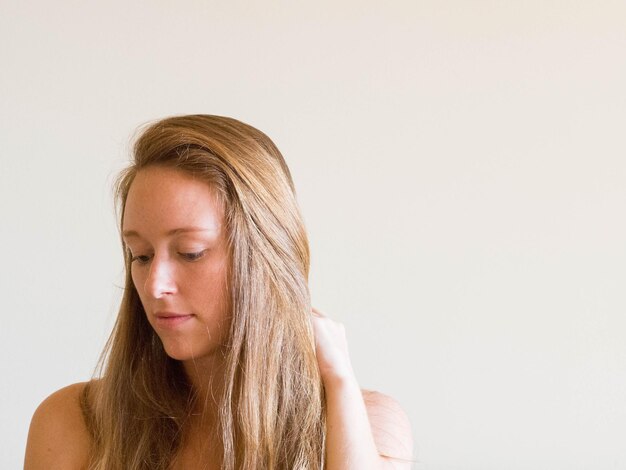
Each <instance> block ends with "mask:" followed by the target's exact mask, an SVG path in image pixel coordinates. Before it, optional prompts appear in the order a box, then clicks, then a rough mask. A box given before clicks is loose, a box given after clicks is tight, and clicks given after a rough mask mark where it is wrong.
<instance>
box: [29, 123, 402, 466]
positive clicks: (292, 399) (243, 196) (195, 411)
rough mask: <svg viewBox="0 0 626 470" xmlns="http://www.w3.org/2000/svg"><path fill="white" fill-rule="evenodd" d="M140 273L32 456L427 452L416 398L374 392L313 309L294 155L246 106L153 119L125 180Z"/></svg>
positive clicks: (45, 422) (38, 415) (133, 462)
mask: <svg viewBox="0 0 626 470" xmlns="http://www.w3.org/2000/svg"><path fill="white" fill-rule="evenodd" d="M116 188H117V196H118V203H119V208H120V215H121V217H120V227H121V235H122V244H123V247H124V256H125V262H126V286H125V291H124V296H123V299H122V303H121V307H120V310H119V315H118V318H117V322H116V324H115V327H114V330H113V332H112V334H111V337H110V339H109V341H108V343H107V346H106V348H105V352H104V353H103V356H102V359H101V362H100V373H99V374H98V375H99V378H94V379H93V380H92V381H90V382H87V383H79V384H74V385H71V386H69V387H66V388H63V389H61V390H59V391H57V392H56V393H54V394H52V395H51V396H50V397H48V398H47V399H46V400H45V401H44V402H43V403H42V404H41V405H40V406H39V408H38V409H37V411H36V412H35V414H34V416H33V419H32V423H31V427H30V432H29V437H28V443H27V448H26V458H25V469H26V470H36V469H46V470H50V469H74V468H76V469H83V468H85V469H93V470H96V469H98V470H100V469H126V470H127V469H228V470H236V469H237V470H239V469H246V470H257V469H268V470H269V469H322V468H326V469H329V470H333V469H358V470H363V469H380V468H403V469H408V468H410V466H411V465H410V464H411V461H410V459H411V453H412V441H411V432H410V427H409V424H408V421H407V418H406V415H405V414H404V412H403V411H402V410H401V408H400V407H399V406H398V405H397V403H396V402H395V401H394V400H393V399H391V398H389V397H387V396H385V395H383V394H379V393H375V392H362V391H361V390H360V389H359V386H358V384H357V381H356V379H355V377H354V373H353V371H352V367H351V365H350V360H349V357H348V349H347V345H346V340H345V335H344V331H343V327H342V325H340V324H338V323H336V322H334V321H332V320H330V319H328V318H327V317H325V316H324V315H322V314H321V313H320V312H318V311H317V310H315V309H312V307H311V304H310V298H309V291H308V285H307V277H308V271H309V247H308V242H307V237H306V233H305V230H304V226H303V223H302V220H301V217H300V213H299V209H298V206H297V203H296V198H295V192H294V187H293V182H292V179H291V176H290V173H289V170H288V168H287V165H286V163H285V161H284V159H283V157H282V156H281V154H280V152H279V151H278V149H277V148H276V147H275V145H274V144H273V143H272V141H271V140H270V139H269V138H268V137H267V136H266V135H265V134H263V133H262V132H260V131H258V130H257V129H254V128H253V127H251V126H249V125H246V124H244V123H242V122H240V121H237V120H234V119H230V118H225V117H219V116H207V115H193V116H181V117H172V118H168V119H164V120H162V121H159V122H157V123H155V124H152V125H151V126H150V127H148V128H147V129H146V130H145V131H144V132H143V134H142V135H141V136H140V138H139V139H138V141H137V142H136V144H135V148H134V160H133V161H132V163H131V165H130V166H129V167H128V168H127V169H126V170H125V171H124V172H123V173H122V174H121V175H120V177H119V179H118V183H117V187H116Z"/></svg>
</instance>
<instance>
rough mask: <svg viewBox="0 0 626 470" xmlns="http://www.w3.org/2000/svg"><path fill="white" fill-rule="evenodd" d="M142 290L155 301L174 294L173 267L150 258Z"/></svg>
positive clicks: (157, 258)
mask: <svg viewBox="0 0 626 470" xmlns="http://www.w3.org/2000/svg"><path fill="white" fill-rule="evenodd" d="M144 290H145V292H147V293H148V294H150V295H152V296H153V297H154V298H155V299H159V298H161V297H162V296H164V295H168V294H169V295H171V294H175V293H176V282H175V279H174V266H172V264H171V263H169V262H168V261H167V260H163V259H160V258H159V257H157V256H156V255H155V256H154V258H152V263H150V269H149V271H148V277H147V278H146V283H145V285H144Z"/></svg>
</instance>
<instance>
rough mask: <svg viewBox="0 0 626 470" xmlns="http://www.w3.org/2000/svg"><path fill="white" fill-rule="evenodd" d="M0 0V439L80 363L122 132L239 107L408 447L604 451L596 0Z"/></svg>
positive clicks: (610, 395) (505, 463)
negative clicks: (287, 181)
mask: <svg viewBox="0 0 626 470" xmlns="http://www.w3.org/2000/svg"><path fill="white" fill-rule="evenodd" d="M94 3H95V2H77V1H76V2H72V1H67V0H65V1H57V2H48V1H42V0H40V1H19V2H18V1H7V0H3V1H2V2H0V68H1V70H2V72H1V73H0V159H1V160H0V162H1V163H0V165H1V166H0V204H1V209H0V220H1V222H0V223H1V225H0V237H1V246H2V261H3V263H2V264H3V268H2V269H1V270H0V290H1V303H0V305H1V307H2V317H3V321H2V327H1V329H0V348H1V350H0V354H1V355H2V359H3V360H2V361H1V362H0V376H1V377H3V379H2V382H1V389H0V393H1V401H0V416H2V419H1V420H0V440H1V442H2V449H3V450H2V452H1V453H0V467H1V468H19V467H20V466H21V464H22V458H23V451H24V443H25V440H26V434H27V429H28V424H29V421H30V417H31V414H32V412H33V411H34V409H35V407H36V406H37V404H38V403H39V402H40V401H41V400H42V399H43V398H44V397H45V396H47V395H48V394H49V393H51V392H52V391H54V390H56V389H58V388H60V387H62V386H63V385H66V384H68V383H72V382H77V381H83V380H87V379H88V378H89V376H90V373H91V371H92V369H93V367H94V365H95V362H96V358H97V356H98V354H99V352H100V350H101V348H102V346H103V342H104V340H105V338H106V336H107V334H108V331H109V329H110V327H111V324H112V321H113V318H114V315H115V312H116V306H117V302H118V301H119V297H120V288H119V286H120V284H121V281H120V273H121V254H120V250H119V246H118V242H117V232H116V228H115V220H114V216H113V208H112V207H113V206H112V202H111V189H110V187H111V186H110V185H111V181H112V178H113V175H114V174H115V172H116V171H117V169H119V168H120V167H121V166H122V165H123V162H124V161H125V159H126V158H127V155H128V143H129V141H130V139H131V137H132V135H133V131H134V129H135V128H136V127H137V126H138V125H140V124H142V123H145V122H146V121H149V120H153V119H157V118H161V117H164V116H167V115H171V114H182V113H210V114H222V115H228V116H232V117H236V118H239V119H241V120H243V121H246V122H249V123H250V124H252V125H254V126H256V127H258V128H260V129H261V130H263V131H265V132H266V133H267V134H268V135H270V136H271V137H272V138H273V139H274V140H275V142H276V143H277V145H278V146H279V148H280V149H281V150H282V151H283V153H284V155H285V157H286V159H287V161H288V163H289V164H290V166H291V169H292V172H293V174H294V177H295V180H296V185H297V188H298V192H299V199H300V202H301V205H302V209H303V212H304V215H305V219H306V222H307V226H308V229H309V233H310V238H311V245H312V252H313V269H312V279H311V288H312V293H313V298H314V303H315V305H316V306H318V308H320V309H322V310H324V311H326V312H327V313H328V314H330V315H331V316H333V317H335V318H337V319H340V320H341V321H343V322H344V323H345V324H346V328H347V331H348V336H349V340H350V344H351V351H352V355H353V362H354V364H355V367H356V369H357V373H358V376H359V378H360V379H361V381H362V384H363V386H364V387H368V388H373V389H378V390H381V391H383V392H386V393H388V394H390V395H392V396H394V397H396V398H397V399H398V400H399V401H400V402H401V403H402V405H403V406H404V407H405V409H406V410H407V412H408V414H409V415H410V418H411V421H412V426H413V432H414V437H415V441H416V457H417V459H418V461H419V463H418V464H417V465H416V468H419V469H427V470H471V469H476V470H478V469H480V470H489V469H494V470H496V469H497V470H501V469H508V470H514V469H533V470H537V469H546V470H547V469H550V470H555V469H557V470H558V469H568V470H569V469H594V470H598V469H599V470H604V469H607V470H608V469H626V445H624V438H625V437H626V342H625V341H624V333H625V332H626V319H625V317H624V310H625V307H626V300H625V297H624V288H623V286H624V285H625V284H626V268H625V267H626V243H625V241H626V222H625V219H624V207H625V205H626V185H625V183H626V161H625V157H626V154H625V150H626V144H625V138H624V124H625V123H626V98H625V96H626V95H625V93H624V85H625V84H626V56H625V51H626V28H625V24H626V6H625V4H624V3H623V2H620V1H591V0H589V1H580V2H565V1H553V0H548V1H507V2H495V1H486V0H485V1H484V0H476V1H460V0H456V1H453V0H439V1H436V0H428V1H421V2H418V1H410V2H409V1H407V2H374V1H363V0H362V1H358V2H357V1H354V2H353V1H344V2H341V1H339V2H329V1H327V2H309V3H307V4H305V3H304V2H269V1H266V2H242V1H224V2H209V1H204V2H203V1H179V2H174V1H150V2H148V1H145V2H137V1H131V2H127V1H120V0H114V1H109V2H98V5H95V4H94Z"/></svg>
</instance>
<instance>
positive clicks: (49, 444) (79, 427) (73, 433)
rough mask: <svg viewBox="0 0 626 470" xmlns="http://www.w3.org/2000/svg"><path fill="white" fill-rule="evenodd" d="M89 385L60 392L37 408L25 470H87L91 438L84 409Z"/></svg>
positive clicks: (31, 427)
mask: <svg viewBox="0 0 626 470" xmlns="http://www.w3.org/2000/svg"><path fill="white" fill-rule="evenodd" d="M86 384H87V382H81V383H76V384H73V385H69V386H67V387H64V388H62V389H60V390H57V391H56V392H54V393H53V394H52V395H50V396H49V397H48V398H46V399H45V400H44V401H43V402H42V403H41V404H40V405H39V406H38V407H37V409H36V410H35V413H34V414H33V418H32V420H31V422H30V429H29V431H28V442H27V443H26V456H25V459H24V469H25V470H38V469H50V470H52V469H61V468H63V469H66V468H76V469H78V468H86V466H87V462H88V458H89V446H90V438H89V433H88V431H87V427H86V426H85V421H84V419H83V414H82V409H81V405H80V396H81V393H82V392H83V390H84V388H85V385H86Z"/></svg>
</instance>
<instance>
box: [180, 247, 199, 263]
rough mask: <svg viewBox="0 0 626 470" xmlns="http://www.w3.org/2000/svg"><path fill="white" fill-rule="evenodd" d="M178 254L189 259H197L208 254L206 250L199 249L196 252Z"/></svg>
mask: <svg viewBox="0 0 626 470" xmlns="http://www.w3.org/2000/svg"><path fill="white" fill-rule="evenodd" d="M178 254H179V255H180V256H181V257H182V258H183V259H185V260H187V261H196V260H199V259H200V258H202V257H203V256H204V255H205V254H206V250H202V251H198V252H196V253H178Z"/></svg>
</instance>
